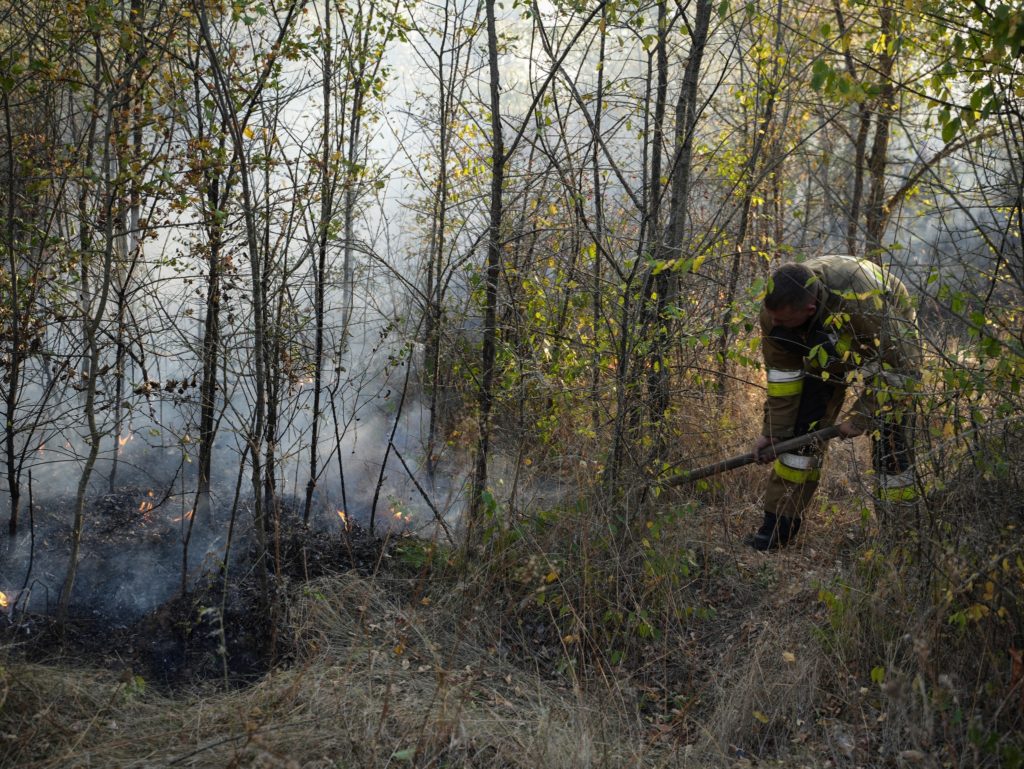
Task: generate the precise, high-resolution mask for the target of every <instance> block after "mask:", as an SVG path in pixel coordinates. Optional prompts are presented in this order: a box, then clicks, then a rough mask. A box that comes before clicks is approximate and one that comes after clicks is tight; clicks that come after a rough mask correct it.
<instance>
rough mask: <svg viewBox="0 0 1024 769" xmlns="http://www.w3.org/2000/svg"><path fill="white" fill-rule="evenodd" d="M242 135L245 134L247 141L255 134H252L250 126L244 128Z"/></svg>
mask: <svg viewBox="0 0 1024 769" xmlns="http://www.w3.org/2000/svg"><path fill="white" fill-rule="evenodd" d="M242 133H243V134H245V138H246V139H251V138H252V137H253V132H252V128H250V127H249V126H246V127H245V128H244V129H243V130H242Z"/></svg>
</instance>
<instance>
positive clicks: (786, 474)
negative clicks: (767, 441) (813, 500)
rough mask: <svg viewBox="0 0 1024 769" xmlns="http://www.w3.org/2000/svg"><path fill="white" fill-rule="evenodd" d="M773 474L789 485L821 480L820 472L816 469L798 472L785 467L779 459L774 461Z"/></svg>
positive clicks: (795, 469)
mask: <svg viewBox="0 0 1024 769" xmlns="http://www.w3.org/2000/svg"><path fill="white" fill-rule="evenodd" d="M775 474H776V475H777V476H779V477H780V478H782V480H784V481H789V482H790V483H808V482H809V481H816V480H818V479H819V478H821V470H820V469H819V468H817V467H812V468H807V469H805V470H799V469H797V468H795V467H786V465H784V464H782V460H781V459H776V460H775Z"/></svg>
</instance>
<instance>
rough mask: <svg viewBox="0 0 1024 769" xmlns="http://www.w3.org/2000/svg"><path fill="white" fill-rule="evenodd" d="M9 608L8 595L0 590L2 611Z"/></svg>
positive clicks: (0, 607)
mask: <svg viewBox="0 0 1024 769" xmlns="http://www.w3.org/2000/svg"><path fill="white" fill-rule="evenodd" d="M7 606H8V602H7V593H5V592H4V591H3V590H0V609H6V608H7Z"/></svg>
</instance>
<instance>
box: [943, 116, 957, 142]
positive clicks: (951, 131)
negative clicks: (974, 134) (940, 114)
mask: <svg viewBox="0 0 1024 769" xmlns="http://www.w3.org/2000/svg"><path fill="white" fill-rule="evenodd" d="M958 133H960V118H958V117H955V118H953V119H952V120H950V121H949V122H948V123H946V124H945V125H944V126H942V141H944V142H946V144H949V143H950V142H951V141H953V139H954V138H955V137H956V135H957V134H958Z"/></svg>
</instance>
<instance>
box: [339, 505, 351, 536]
mask: <svg viewBox="0 0 1024 769" xmlns="http://www.w3.org/2000/svg"><path fill="white" fill-rule="evenodd" d="M338 517H339V518H341V525H342V526H344V527H345V531H348V525H349V524H348V516H347V515H345V511H344V510H339V511H338Z"/></svg>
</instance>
